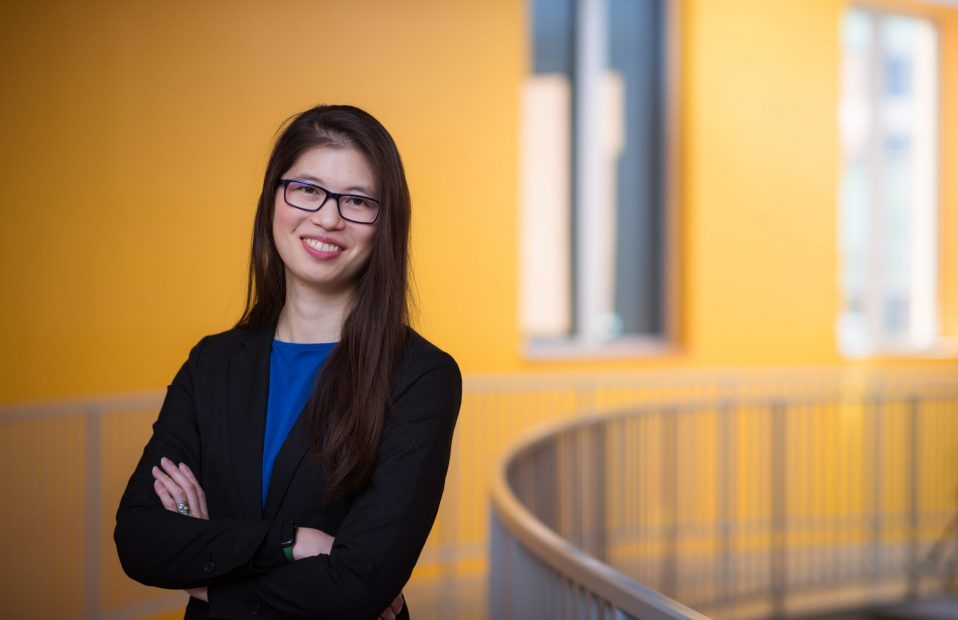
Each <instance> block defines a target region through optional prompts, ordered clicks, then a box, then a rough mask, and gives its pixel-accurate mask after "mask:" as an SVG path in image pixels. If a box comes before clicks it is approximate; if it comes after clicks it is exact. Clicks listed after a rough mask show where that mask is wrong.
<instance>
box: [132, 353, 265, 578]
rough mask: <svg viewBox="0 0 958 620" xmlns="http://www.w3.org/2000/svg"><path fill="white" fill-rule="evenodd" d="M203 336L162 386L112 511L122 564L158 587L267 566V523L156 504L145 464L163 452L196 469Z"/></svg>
mask: <svg viewBox="0 0 958 620" xmlns="http://www.w3.org/2000/svg"><path fill="white" fill-rule="evenodd" d="M204 340H205V339H204ZM203 342H204V341H203V340H201V341H200V342H199V343H198V344H197V345H196V346H195V347H193V350H192V351H190V356H189V358H188V359H187V361H186V362H185V363H184V364H183V366H182V367H181V368H180V370H179V372H177V374H176V376H175V377H174V378H173V382H172V384H170V386H169V387H168V389H167V393H166V398H165V400H164V401H163V406H162V408H161V409H160V415H159V417H158V418H157V420H156V422H155V423H154V424H153V435H152V437H151V438H150V440H149V442H148V443H147V444H146V447H145V448H144V450H143V455H142V456H141V457H140V461H139V463H138V464H137V466H136V469H135V470H134V471H133V475H132V476H131V477H130V480H129V482H128V483H127V487H126V491H125V492H124V493H123V497H122V498H121V500H120V506H119V508H118V510H117V513H116V528H115V529H114V532H113V539H114V542H115V543H116V549H117V554H118V555H119V558H120V564H121V565H122V566H123V570H124V571H125V572H126V574H127V575H129V576H130V577H132V578H133V579H135V580H136V581H139V582H140V583H143V584H146V585H151V586H157V587H160V588H176V589H180V588H192V587H198V586H203V585H208V584H210V583H215V582H217V581H218V580H224V579H237V578H242V577H248V576H250V575H253V574H258V573H260V572H263V571H264V570H266V569H267V568H268V565H267V561H266V560H267V554H266V551H265V550H264V541H265V539H266V536H267V533H268V532H269V530H270V526H271V522H269V521H261V520H247V519H216V520H210V521H207V520H202V519H196V518H193V517H187V516H183V515H180V514H178V513H175V512H171V511H169V510H166V509H165V508H163V505H162V504H161V503H160V500H159V498H158V497H157V496H156V493H155V492H154V490H153V476H152V473H151V469H152V468H153V466H154V465H159V463H160V458H161V457H163V456H166V457H168V458H170V459H171V460H173V461H174V462H184V463H186V464H187V465H189V466H190V468H191V469H193V471H196V472H199V468H198V467H197V465H198V464H199V462H200V459H199V450H200V448H199V446H200V437H199V430H198V426H197V419H196V410H195V406H194V398H193V396H194V377H195V375H196V366H197V360H198V358H199V356H200V352H201V350H202V347H203ZM258 552H259V553H258Z"/></svg>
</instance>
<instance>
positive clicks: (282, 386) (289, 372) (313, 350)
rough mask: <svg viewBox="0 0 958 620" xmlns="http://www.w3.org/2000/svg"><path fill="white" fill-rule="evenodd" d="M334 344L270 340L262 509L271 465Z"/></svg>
mask: <svg viewBox="0 0 958 620" xmlns="http://www.w3.org/2000/svg"><path fill="white" fill-rule="evenodd" d="M336 344H337V343H335V342H319V343H315V344H314V343H309V344H300V343H294V342H282V341H280V340H273V350H272V351H271V352H270V354H269V400H268V401H267V404H266V431H265V433H264V434H263V494H262V499H263V507H264V508H265V507H266V494H267V492H268V491H269V481H270V479H271V478H272V477H273V463H274V462H275V461H276V455H277V454H279V449H280V448H281V447H282V446H283V442H284V441H286V436H287V435H289V430H290V429H291V428H293V424H294V423H295V422H296V418H298V417H299V414H300V412H301V411H302V410H303V407H305V406H306V401H308V400H309V397H310V395H311V394H312V393H313V388H315V387H316V377H317V375H318V374H319V369H320V367H321V366H322V365H323V362H325V361H326V358H327V357H329V353H330V352H331V351H332V350H333V347H335V346H336Z"/></svg>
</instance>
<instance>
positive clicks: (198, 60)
mask: <svg viewBox="0 0 958 620" xmlns="http://www.w3.org/2000/svg"><path fill="white" fill-rule="evenodd" d="M844 7H845V3H844V2H843V1H841V0H818V1H816V2H767V1H765V0H734V1H722V2H716V1H709V0H687V1H685V2H683V3H682V18H681V30H682V33H681V34H682V42H681V46H680V49H681V54H682V64H681V66H682V70H683V72H684V75H683V77H682V79H681V89H682V99H681V103H682V107H681V116H680V120H681V123H680V125H681V130H682V139H681V142H680V147H681V161H682V168H681V184H680V191H681V196H682V201H681V204H680V221H681V229H680V235H681V239H682V246H681V249H680V258H681V272H680V291H681V298H682V310H681V316H680V326H681V332H682V341H681V342H680V345H681V348H680V350H679V352H678V353H675V354H672V355H667V356H658V357H652V358H645V359H642V358H633V359H626V360H614V361H606V362H596V361H588V360H587V361H582V360H571V361H559V362H542V361H529V360H526V359H524V358H523V356H522V354H521V337H520V334H519V332H518V326H517V319H516V315H517V303H518V302H517V291H516V286H517V278H516V271H517V249H516V244H517V243H518V231H517V223H518V217H517V209H516V200H517V193H518V191H517V174H518V171H517V140H518V131H517V123H518V89H519V85H520V83H521V80H522V78H523V75H524V72H525V69H526V62H527V61H526V58H525V56H526V51H527V50H526V24H525V15H524V10H525V9H524V3H522V2H518V1H515V0H513V1H507V0H498V1H495V2H482V3H472V2H467V3H458V2H457V3H452V2H439V1H429V0H418V1H415V2H402V3H395V2H386V1H379V2H363V3H339V2H306V1H303V2H285V3H282V4H264V3H258V2H250V1H247V2H240V3H215V2H214V3H188V2H176V3H173V4H170V3H164V4H162V5H160V4H156V3H111V2H100V3H92V4H91V3H84V4H76V3H72V2H63V3H56V2H51V1H47V2H44V3H32V4H30V5H29V7H27V6H26V5H21V6H14V5H9V4H8V5H6V6H5V7H4V8H2V9H0V11H2V12H3V14H2V15H0V53H2V55H3V57H4V58H5V59H6V60H5V61H4V63H3V65H2V67H0V72H2V84H3V89H4V92H5V93H6V95H5V96H4V97H3V98H2V101H0V112H2V119H3V120H2V123H3V125H4V126H3V149H4V157H3V161H2V172H0V180H2V183H0V204H2V205H3V208H2V209H0V259H2V260H0V281H2V286H3V289H2V290H3V293H2V295H3V298H2V305H0V338H2V340H3V342H4V347H3V352H2V353H0V373H2V376H3V377H4V380H3V382H2V383H0V402H19V401H29V400H37V399H46V398H52V397H66V396H75V395H81V394H101V393H109V392H126V391H132V390H146V389H155V388H157V387H160V386H162V385H165V383H166V382H167V381H168V380H169V378H170V377H171V376H172V374H173V372H174V370H175V369H176V367H177V366H178V364H179V363H180V362H181V361H182V359H184V357H185V355H186V352H187V350H188V348H189V346H190V345H191V344H192V343H193V342H195V341H196V340H197V339H198V338H199V337H200V336H202V335H203V334H206V333H209V332H211V331H217V330H220V329H224V328H226V327H228V326H229V325H230V324H231V323H232V322H233V321H234V320H235V318H236V317H237V315H238V313H239V310H240V308H241V304H242V299H243V294H244V291H243V287H244V268H245V264H246V252H247V242H248V237H249V227H250V220H251V216H252V212H253V203H254V200H255V195H256V190H257V187H258V184H259V177H260V175H261V174H262V167H263V165H264V162H265V159H266V155H267V153H266V151H267V149H268V147H269V144H270V141H271V137H272V135H273V132H274V130H275V129H276V127H277V126H278V124H279V122H280V121H281V120H282V119H283V118H285V117H286V116H287V115H289V114H291V113H294V112H296V111H298V110H301V109H303V108H305V107H307V106H309V105H312V104H314V103H317V102H348V103H354V104H357V105H360V106H363V107H365V108H368V109H369V110H370V111H372V112H373V113H374V114H376V115H377V116H379V117H380V118H381V119H382V120H383V122H384V123H385V124H386V125H387V127H389V128H390V129H391V130H392V132H393V133H394V135H395V137H396V139H397V141H398V142H399V144H400V147H401V150H402V152H403V154H404V157H405V161H406V164H407V167H408V173H409V178H410V182H411V185H412V190H413V195H414V210H415V211H414V220H415V221H414V229H413V256H414V269H415V275H416V283H417V288H418V292H419V301H420V308H421V321H420V326H421V328H422V330H423V331H424V332H425V333H426V335H427V336H429V337H431V338H433V339H434V340H435V341H437V342H438V343H439V344H440V345H441V346H443V347H445V348H447V349H448V350H450V351H451V352H452V353H453V354H454V355H455V356H456V357H457V358H458V359H459V361H460V363H461V365H462V367H463V369H464V370H465V371H466V372H468V373H475V372H490V371H491V372H500V371H514V370H521V369H531V370H547V369H551V368H558V367H562V368H580V367H586V366H587V367H590V368H597V367H599V368H601V367H617V368H621V367H634V366H640V367H641V366H647V365H650V364H652V365H659V364H665V365H679V366H684V365H719V364H727V363H736V364H738V363H743V364H805V363H832V362H838V361H840V360H839V358H838V357H837V354H836V351H835V344H834V340H835V339H834V336H833V331H834V330H833V326H834V322H835V317H836V315H837V312H838V304H839V297H838V292H839V291H838V283H837V279H836V278H837V276H836V274H837V267H836V265H837V263H836V261H837V259H838V255H837V249H836V248H837V240H836V236H835V235H836V215H835V210H836V200H837V192H838V190H837V174H838V170H837V167H838V144H837V132H836V101H837V96H838V80H839V74H838V71H839V63H838V55H839V39H838V36H839V19H840V15H841V12H842V10H843V8H844ZM938 13H944V14H946V15H948V14H950V15H951V17H948V18H943V19H950V20H951V21H950V22H949V24H950V26H949V27H950V28H951V29H952V30H951V32H953V31H954V29H955V27H954V21H955V20H954V11H953V10H952V11H950V12H949V11H942V10H938ZM949 45H950V47H949V48H948V49H947V50H945V51H946V62H950V63H955V64H958V63H956V54H955V43H954V37H952V41H951V42H950V43H949ZM951 66H954V64H953V65H951ZM943 71H944V69H943ZM952 73H953V72H952ZM944 97H945V101H944V102H943V104H944V105H943V108H944V109H954V108H955V106H954V105H953V104H954V102H955V100H956V99H958V96H956V91H955V84H954V81H952V83H951V84H950V86H949V87H948V89H947V90H946V91H945V93H944ZM943 123H944V125H943V127H944V132H945V134H944V136H943V137H951V138H952V139H951V140H950V142H949V141H948V140H944V139H943V141H942V143H943V145H944V151H945V152H944V153H943V156H944V157H945V158H946V163H947V169H946V170H944V171H943V175H942V178H943V204H945V205H946V206H947V205H950V206H948V207H947V208H948V209H949V210H947V211H946V214H945V215H944V216H943V217H944V218H946V220H945V223H947V222H951V226H950V227H948V228H945V227H943V230H954V229H955V228H956V226H955V225H954V223H955V221H958V217H956V215H955V210H956V208H955V207H954V203H955V201H956V196H958V189H956V187H955V183H956V182H955V180H954V179H955V178H956V177H958V175H955V174H951V175H949V174H947V170H954V169H955V167H956V164H955V162H956V160H958V157H956V154H955V152H954V149H955V147H954V144H955V143H956V142H958V140H956V139H954V136H955V134H956V131H958V130H956V121H955V119H954V114H952V115H951V116H949V117H947V118H944V119H943ZM949 149H950V150H949ZM947 218H950V219H947ZM943 234H947V233H943ZM942 246H943V265H944V269H945V271H944V272H943V274H942V275H943V277H942V282H943V285H942V288H943V290H942V293H943V299H944V301H943V303H944V310H945V313H944V315H945V321H946V324H947V326H948V329H949V331H950V332H951V333H952V334H955V333H958V302H956V294H958V293H956V292H955V291H956V289H958V287H956V286H955V285H954V281H955V278H956V274H958V250H955V247H956V246H958V243H954V242H952V243H948V239H947V238H944V239H943V244H942ZM952 359H953V358H952Z"/></svg>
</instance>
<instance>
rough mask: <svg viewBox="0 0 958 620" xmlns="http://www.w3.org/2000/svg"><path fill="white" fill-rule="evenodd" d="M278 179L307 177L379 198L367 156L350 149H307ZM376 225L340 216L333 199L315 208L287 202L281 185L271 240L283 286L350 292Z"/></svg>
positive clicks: (346, 191) (342, 190)
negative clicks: (280, 263)
mask: <svg viewBox="0 0 958 620" xmlns="http://www.w3.org/2000/svg"><path fill="white" fill-rule="evenodd" d="M282 178H283V179H297V180H300V181H307V182H309V183H311V184H314V185H319V186H321V187H323V188H325V189H327V190H329V191H331V192H336V193H343V194H358V195H361V196H367V197H370V198H374V199H378V198H379V194H378V191H379V188H378V186H377V183H376V177H375V176H374V175H373V172H372V169H371V168H370V166H369V163H368V162H367V161H366V157H365V156H364V155H363V154H362V153H361V152H359V151H357V150H356V149H353V148H337V147H314V148H311V149H309V150H307V151H304V152H303V153H302V154H301V155H300V156H299V158H298V159H297V160H296V162H295V163H294V164H293V166H292V167H291V168H290V169H289V170H287V171H286V172H285V173H284V174H283V176H282ZM343 200H346V199H345V198H344V199H343ZM344 206H345V205H344ZM376 226H377V225H376V224H357V223H355V222H350V221H347V220H344V219H343V218H342V217H341V216H340V215H339V211H338V209H337V208H336V201H335V200H334V199H333V198H328V199H327V200H326V203H325V204H323V206H322V207H321V208H320V209H319V210H318V211H315V212H310V211H303V210H301V209H297V208H295V207H291V206H290V205H288V204H287V203H286V200H285V198H284V196H283V186H282V184H281V185H280V186H279V188H278V189H277V190H276V199H275V204H274V209H273V240H274V241H275V242H276V248H277V250H279V255H280V257H281V258H282V259H283V263H284V264H285V266H286V286H287V290H289V289H290V288H291V287H297V286H303V287H308V288H310V289H313V290H315V291H317V292H322V293H330V294H339V293H343V292H349V291H351V290H352V288H353V287H354V286H355V283H356V278H357V275H358V274H359V272H360V270H361V269H362V268H363V267H364V266H365V265H366V263H367V261H368V260H369V256H370V254H371V253H372V249H373V236H374V234H375V232H376Z"/></svg>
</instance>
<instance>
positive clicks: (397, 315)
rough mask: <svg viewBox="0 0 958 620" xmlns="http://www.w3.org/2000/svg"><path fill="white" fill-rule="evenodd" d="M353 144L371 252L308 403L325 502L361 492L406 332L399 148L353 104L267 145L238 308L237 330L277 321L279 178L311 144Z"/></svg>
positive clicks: (405, 232) (404, 198)
mask: <svg viewBox="0 0 958 620" xmlns="http://www.w3.org/2000/svg"><path fill="white" fill-rule="evenodd" d="M320 146H324V147H332V148H353V149H357V150H359V151H360V152H361V153H362V154H363V155H365V157H366V160H367V161H368V163H369V165H370V168H371V169H372V171H373V174H374V175H375V176H376V180H377V184H378V188H379V196H378V198H379V201H380V215H379V220H378V221H377V222H376V224H375V226H376V231H375V234H374V237H373V238H374V241H373V251H372V253H371V255H370V257H369V262H368V263H367V264H366V266H365V267H364V268H363V269H362V270H361V271H360V273H359V274H358V276H357V281H356V286H355V290H354V294H353V298H352V300H351V304H350V310H349V311H348V316H347V317H346V319H345V321H344V323H343V329H342V335H341V339H340V341H339V344H338V345H337V346H336V347H335V349H333V351H332V353H331V354H330V356H329V358H328V359H327V360H326V363H325V365H324V367H323V371H322V373H320V377H319V380H318V382H317V385H316V389H315V390H314V392H313V394H312V396H311V397H310V399H309V402H308V404H307V405H306V409H305V412H306V415H308V416H309V420H308V422H309V424H308V426H309V444H310V452H311V453H312V455H313V456H314V457H316V458H318V459H319V461H320V464H321V465H322V468H323V472H324V474H325V484H326V487H325V498H326V501H327V502H331V501H333V500H335V499H337V498H341V497H345V496H348V495H351V494H353V493H356V492H358V491H359V490H361V489H362V488H363V487H364V486H366V484H368V482H369V479H370V477H371V475H372V472H373V469H374V467H375V465H376V455H377V452H378V449H379V442H380V440H381V439H382V433H383V424H384V421H385V417H386V414H387V412H388V410H389V405H390V393H391V387H392V380H393V376H394V375H395V373H396V369H397V368H398V366H399V363H400V361H401V357H402V352H403V350H404V348H405V344H406V338H407V335H408V330H407V327H406V325H407V320H408V307H407V291H408V284H407V277H408V272H409V267H408V258H409V247H408V246H409V218H410V200H409V187H408V186H407V184H406V175H405V172H404V171H403V166H402V161H401V159H400V157H399V150H398V149H397V148H396V143H395V142H394V141H393V139H392V136H390V135H389V132H387V131H386V128H385V127H383V126H382V124H380V123H379V121H377V120H376V119H375V118H373V117H372V116H371V115H369V114H368V113H366V112H364V111H363V110H360V109H359V108H355V107H352V106H344V105H330V106H326V105H322V106H317V107H315V108H312V109H310V110H307V111H305V112H303V113H302V114H298V115H296V116H294V117H292V118H291V119H290V120H288V121H287V124H286V127H285V129H283V131H282V133H281V134H280V136H279V138H278V139H277V140H276V145H275V146H274V147H273V152H272V155H270V158H269V163H268V164H267V166H266V174H265V176H264V177H263V191H262V193H261V194H260V197H259V204H258V206H257V208H256V218H255V222H254V225H253V242H252V249H251V252H250V264H249V277H248V280H247V288H246V308H245V310H244V311H243V316H242V317H241V318H240V320H239V322H238V323H237V327H245V328H261V327H264V326H266V325H269V324H271V323H275V322H276V321H277V320H278V319H279V313H280V310H282V308H283V304H284V303H285V301H286V272H285V267H284V265H283V261H282V259H281V258H280V256H279V252H278V251H277V249H276V243H275V242H274V240H273V210H274V205H275V203H276V192H277V189H278V188H279V185H280V177H281V176H282V175H283V173H285V172H286V171H287V170H289V169H290V168H291V167H292V166H293V164H294V163H295V162H296V159H297V158H298V157H299V156H300V155H301V154H302V153H303V152H304V151H306V150H308V149H311V148H314V147H320Z"/></svg>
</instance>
